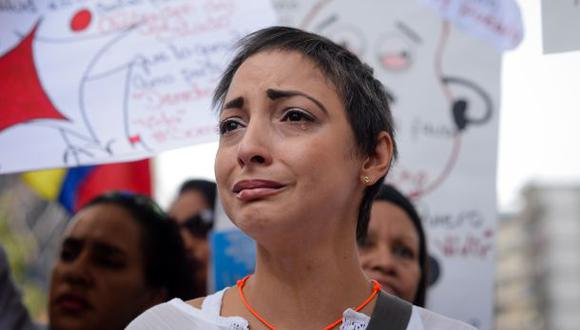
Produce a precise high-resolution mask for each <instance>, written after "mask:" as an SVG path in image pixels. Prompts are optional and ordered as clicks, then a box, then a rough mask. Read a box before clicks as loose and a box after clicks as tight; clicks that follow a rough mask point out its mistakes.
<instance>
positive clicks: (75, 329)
mask: <svg viewBox="0 0 580 330" xmlns="http://www.w3.org/2000/svg"><path fill="white" fill-rule="evenodd" d="M48 328H49V329H50V330H84V329H87V330H88V329H95V327H93V326H92V325H90V324H88V323H87V322H86V321H85V320H82V319H78V318H69V317H55V318H54V320H52V319H51V321H50V322H49V327H48Z"/></svg>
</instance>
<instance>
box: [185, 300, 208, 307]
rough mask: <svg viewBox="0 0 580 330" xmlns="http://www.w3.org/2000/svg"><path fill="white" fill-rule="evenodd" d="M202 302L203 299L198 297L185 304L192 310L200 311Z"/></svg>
mask: <svg viewBox="0 0 580 330" xmlns="http://www.w3.org/2000/svg"><path fill="white" fill-rule="evenodd" d="M204 300H205V297H199V298H195V299H191V300H188V301H186V302H185V303H186V304H188V305H189V306H191V307H193V308H197V309H201V305H202V304H203V301H204Z"/></svg>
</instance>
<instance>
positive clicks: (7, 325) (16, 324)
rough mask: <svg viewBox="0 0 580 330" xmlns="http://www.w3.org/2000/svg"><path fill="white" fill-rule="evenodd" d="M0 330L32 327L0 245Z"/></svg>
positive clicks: (26, 329)
mask: <svg viewBox="0 0 580 330" xmlns="http://www.w3.org/2000/svg"><path fill="white" fill-rule="evenodd" d="M0 329H14V330H28V329H34V325H33V323H32V320H31V319H30V316H29V314H28V311H27V310H26V308H25V307H24V305H23V304H22V299H21V295H20V292H19V291H18V289H17V288H16V285H15V284H14V282H13V281H12V278H11V275H10V266H9V264H8V258H7V257H6V253H5V252H4V248H3V247H2V246H1V245H0Z"/></svg>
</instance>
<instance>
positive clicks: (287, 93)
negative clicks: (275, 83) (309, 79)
mask: <svg viewBox="0 0 580 330" xmlns="http://www.w3.org/2000/svg"><path fill="white" fill-rule="evenodd" d="M266 95H268V98H269V99H270V100H272V101H275V100H277V99H281V98H288V97H294V96H302V97H305V98H307V99H309V100H310V101H312V102H313V103H314V104H316V105H317V106H318V107H319V108H320V110H322V111H323V112H324V113H326V114H328V111H327V110H326V108H325V107H324V105H322V103H320V101H318V100H317V99H315V98H314V97H312V96H310V95H308V94H305V93H303V92H300V91H295V90H279V89H272V88H268V89H267V90H266Z"/></svg>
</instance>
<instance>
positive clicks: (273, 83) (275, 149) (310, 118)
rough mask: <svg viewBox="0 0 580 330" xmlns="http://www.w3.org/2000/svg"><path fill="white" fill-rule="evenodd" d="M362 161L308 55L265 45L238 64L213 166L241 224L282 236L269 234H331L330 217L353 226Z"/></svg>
mask: <svg viewBox="0 0 580 330" xmlns="http://www.w3.org/2000/svg"><path fill="white" fill-rule="evenodd" d="M361 164H362V161H361V160H360V157H358V156H357V152H356V147H355V142H354V135H353V132H352V129H351V127H350V124H349V122H348V120H347V117H346V113H345V110H344V106H343V103H342V100H341V98H340V97H339V95H338V94H337V92H336V90H335V87H334V85H333V84H332V83H331V82H329V80H328V79H326V78H325V77H324V76H323V74H322V73H321V72H320V70H319V69H318V68H317V67H316V66H315V65H314V64H313V63H312V62H311V61H310V60H309V59H307V58H305V57H303V56H302V55H301V54H300V53H298V52H288V51H264V52H260V53H258V54H255V55H253V56H251V57H250V58H248V59H247V60H246V61H245V62H244V63H243V64H242V65H241V66H240V67H239V69H238V70H237V72H236V74H235V75H234V77H233V80H232V82H231V84H230V88H229V90H228V93H227V95H226V97H225V102H224V106H223V108H222V109H221V111H220V142H219V148H218V152H217V156H216V164H215V171H216V179H217V183H218V189H219V193H220V196H221V199H222V201H223V205H224V209H225V210H226V212H227V214H228V215H229V216H230V218H231V219H232V220H233V221H234V222H235V223H236V224H237V226H238V227H240V228H241V229H242V230H243V231H244V232H246V233H247V234H249V235H250V236H252V237H253V238H255V239H257V240H258V241H260V237H263V238H266V237H270V238H272V239H278V241H279V237H280V236H278V235H271V234H274V233H276V231H277V232H278V233H279V234H281V235H283V236H285V235H293V233H292V231H296V232H294V233H295V234H296V233H298V232H299V233H300V235H306V233H305V230H304V229H305V228H308V233H326V234H332V233H334V232H332V230H333V229H335V228H337V227H331V226H330V227H329V226H328V222H329V221H330V220H332V221H334V222H335V223H336V222H340V219H342V220H345V221H347V220H346V219H348V221H351V222H352V226H353V227H354V221H353V219H355V218H356V215H357V213H358V205H359V203H360V200H361V198H362V191H363V189H364V186H362V184H361V183H360V171H361ZM337 219H339V220H338V221H337ZM343 227H344V226H343ZM273 231H274V232H273ZM288 237H292V236H288ZM294 237H296V236H294ZM302 237H304V236H302ZM304 238H305V237H304ZM305 239H306V238H305Z"/></svg>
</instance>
